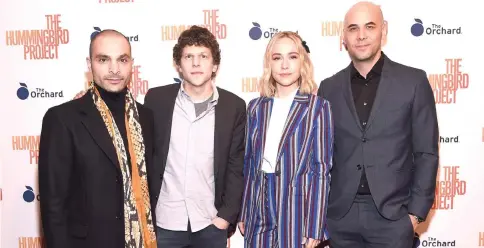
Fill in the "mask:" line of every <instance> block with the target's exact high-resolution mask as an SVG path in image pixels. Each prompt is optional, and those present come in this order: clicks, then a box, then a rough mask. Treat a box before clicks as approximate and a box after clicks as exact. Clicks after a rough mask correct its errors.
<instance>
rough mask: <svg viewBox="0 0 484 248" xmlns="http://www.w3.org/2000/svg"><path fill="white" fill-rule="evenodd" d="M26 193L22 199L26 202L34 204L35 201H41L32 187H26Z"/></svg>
mask: <svg viewBox="0 0 484 248" xmlns="http://www.w3.org/2000/svg"><path fill="white" fill-rule="evenodd" d="M25 189H26V190H25V191H24V193H23V194H22V198H23V199H24V201H26V202H29V203H30V202H33V201H34V200H37V201H40V195H39V194H37V195H36V194H35V193H34V189H33V188H32V187H30V186H25Z"/></svg>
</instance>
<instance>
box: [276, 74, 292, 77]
mask: <svg viewBox="0 0 484 248" xmlns="http://www.w3.org/2000/svg"><path fill="white" fill-rule="evenodd" d="M291 75H292V73H279V76H281V77H289V76H291Z"/></svg>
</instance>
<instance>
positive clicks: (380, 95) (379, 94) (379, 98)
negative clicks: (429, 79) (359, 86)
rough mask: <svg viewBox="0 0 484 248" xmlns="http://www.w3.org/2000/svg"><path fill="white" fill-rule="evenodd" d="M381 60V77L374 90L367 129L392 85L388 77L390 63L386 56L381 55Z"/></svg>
mask: <svg viewBox="0 0 484 248" xmlns="http://www.w3.org/2000/svg"><path fill="white" fill-rule="evenodd" d="M383 59H384V63H383V68H382V75H381V77H380V83H379V85H378V89H377V90H376V96H375V102H374V104H373V107H372V108H371V112H370V116H369V117H368V123H367V124H366V128H367V129H368V128H370V126H371V124H372V122H373V120H374V119H375V116H376V113H377V112H378V110H379V108H381V106H382V104H383V103H385V101H384V100H385V96H387V95H388V94H386V93H387V91H388V90H389V89H390V87H391V83H392V79H391V78H390V76H389V75H390V70H391V63H392V61H391V60H390V59H389V58H388V57H387V56H386V55H383Z"/></svg>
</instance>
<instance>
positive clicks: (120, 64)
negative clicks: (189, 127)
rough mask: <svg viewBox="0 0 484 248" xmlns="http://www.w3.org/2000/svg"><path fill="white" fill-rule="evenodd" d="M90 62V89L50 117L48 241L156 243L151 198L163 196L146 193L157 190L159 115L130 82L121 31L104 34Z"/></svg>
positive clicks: (93, 246)
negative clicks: (155, 168)
mask: <svg viewBox="0 0 484 248" xmlns="http://www.w3.org/2000/svg"><path fill="white" fill-rule="evenodd" d="M88 67H89V69H90V70H91V72H92V75H93V78H94V82H93V84H92V85H91V88H90V89H89V91H88V92H87V93H86V94H85V95H84V96H83V97H81V98H79V99H76V100H72V101H69V102H67V103H64V104H62V105H59V106H56V107H52V108H50V109H49V110H48V111H47V112H46V114H45V116H44V118H43V123H42V132H41V137H40V148H39V150H40V151H39V189H40V194H41V195H42V201H40V212H41V220H42V226H43V232H44V236H45V242H46V245H47V247H49V248H66V247H69V248H85V247H90V248H97V247H98V248H106V247H141V244H143V245H144V246H143V247H145V248H148V247H150V248H155V247H156V236H155V230H154V225H155V223H156V220H155V215H154V213H153V212H152V211H151V209H154V205H153V206H152V205H150V204H149V203H150V200H151V202H153V203H154V202H156V201H155V200H153V199H149V195H151V196H153V194H151V193H150V192H147V189H148V188H150V189H153V188H152V187H147V186H148V185H149V186H151V182H148V181H149V179H147V177H148V175H151V173H152V170H153V153H154V152H153V142H154V141H153V138H152V137H153V136H154V130H153V123H154V120H153V114H152V112H151V111H150V110H149V109H147V108H146V107H143V106H142V105H140V104H139V103H137V102H135V100H134V98H133V97H132V95H131V93H130V92H129V91H128V90H127V87H126V86H127V83H128V81H129V79H130V77H131V69H132V58H131V46H130V44H129V41H128V40H127V39H126V37H125V36H124V35H122V34H121V33H119V32H117V31H114V30H105V31H102V32H101V33H99V34H97V36H95V37H94V38H93V39H92V40H91V45H90V56H89V58H88ZM126 109H127V110H126ZM108 130H109V131H108ZM144 196H148V197H144ZM135 199H139V200H135ZM145 203H147V204H145Z"/></svg>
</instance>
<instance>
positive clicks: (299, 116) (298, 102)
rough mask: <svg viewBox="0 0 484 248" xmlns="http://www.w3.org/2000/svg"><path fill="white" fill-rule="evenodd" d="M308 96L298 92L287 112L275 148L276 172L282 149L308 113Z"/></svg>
mask: <svg viewBox="0 0 484 248" xmlns="http://www.w3.org/2000/svg"><path fill="white" fill-rule="evenodd" d="M309 99H310V98H309V95H306V94H304V95H303V94H300V92H299V90H298V91H297V93H296V96H295V97H294V101H293V102H292V105H291V109H290V110H289V115H288V116H287V119H286V124H285V125H284V129H283V130H284V131H283V132H282V137H281V141H280V143H279V147H278V148H277V157H276V158H277V159H276V170H278V168H279V160H280V159H281V155H282V148H283V147H284V146H285V145H286V144H287V142H288V140H289V138H290V137H291V136H292V135H293V134H294V132H295V130H296V128H297V127H298V126H299V123H301V121H302V120H303V119H304V116H306V114H307V112H308V104H309Z"/></svg>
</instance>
